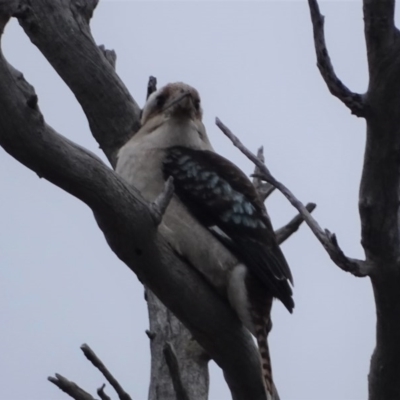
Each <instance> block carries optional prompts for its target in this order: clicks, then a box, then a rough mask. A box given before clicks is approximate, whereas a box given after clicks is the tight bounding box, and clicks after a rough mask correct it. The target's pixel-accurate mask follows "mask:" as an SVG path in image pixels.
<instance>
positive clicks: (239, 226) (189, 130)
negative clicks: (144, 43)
mask: <svg viewBox="0 0 400 400" xmlns="http://www.w3.org/2000/svg"><path fill="white" fill-rule="evenodd" d="M141 124H142V128H141V129H140V130H139V131H138V132H137V133H136V134H135V135H134V136H133V137H132V139H130V140H129V141H128V142H127V143H126V144H125V145H124V146H123V147H122V148H121V150H120V151H119V154H118V162H117V168H116V170H117V172H118V173H119V174H120V175H121V176H122V177H123V178H124V179H125V180H126V181H127V182H128V183H129V184H131V185H133V186H135V187H136V188H137V189H138V190H139V191H140V192H141V194H142V195H143V196H144V198H146V199H147V200H148V201H149V202H152V201H154V200H155V199H156V198H157V196H158V195H159V194H160V193H161V192H162V190H163V187H164V184H165V181H166V179H168V177H169V176H172V177H173V179H174V181H173V182H174V187H175V193H174V196H173V198H172V200H171V202H170V204H169V205H168V208H167V210H166V212H165V214H164V216H163V220H162V222H161V224H160V226H159V230H160V232H161V234H162V235H163V236H164V237H165V238H166V239H167V241H168V242H169V243H170V245H171V246H172V247H173V249H174V250H175V251H176V252H177V253H179V254H181V255H182V256H183V257H184V258H185V259H186V260H187V261H188V262H189V263H190V264H191V265H192V266H194V267H195V268H197V269H198V270H199V271H200V272H202V273H203V274H204V275H205V277H206V278H207V279H208V280H209V281H210V283H211V284H212V285H213V286H214V287H215V288H216V289H217V290H218V291H219V292H220V293H222V294H223V295H225V296H226V297H227V298H228V299H229V302H230V304H231V306H232V307H233V308H234V310H235V311H236V313H237V315H238V316H239V318H240V319H241V321H242V323H243V324H244V325H245V326H246V328H247V329H249V330H250V332H251V333H252V334H253V335H254V336H255V337H256V340H257V343H258V347H259V352H260V357H261V365H262V373H263V377H264V382H265V386H266V389H267V393H268V395H269V397H271V396H272V392H273V380H272V370H271V363H270V356H269V349H268V344H267V336H268V333H269V330H270V329H271V326H272V325H271V320H270V312H271V306H272V300H273V298H278V299H279V300H281V301H282V303H283V304H284V305H285V306H286V308H287V309H288V310H289V311H290V312H292V310H293V307H294V302H293V299H292V290H291V286H290V283H292V275H291V272H290V269H289V266H288V264H287V262H286V260H285V257H284V255H283V253H282V251H281V249H280V247H279V245H278V244H277V242H276V238H275V234H274V231H273V229H272V225H271V222H270V220H269V217H268V215H267V213H266V210H265V207H264V204H263V203H262V201H260V199H259V196H258V194H257V192H256V190H255V188H254V186H253V184H252V183H251V182H250V180H249V179H248V178H247V176H246V175H245V174H244V173H243V172H242V171H241V170H240V169H239V168H238V167H236V166H235V165H234V164H232V163H231V162H230V161H228V160H227V159H225V158H223V157H222V156H220V155H219V154H217V153H215V151H214V150H213V148H212V146H211V143H210V141H209V139H208V137H207V134H206V130H205V128H204V125H203V123H202V109H201V105H200V97H199V94H198V92H197V90H196V89H194V88H192V87H191V86H189V85H186V84H184V83H172V84H168V85H166V86H165V87H163V88H162V89H159V90H158V91H156V92H154V93H152V94H151V95H150V96H149V98H148V100H147V102H146V105H145V107H144V109H143V112H142V117H141Z"/></svg>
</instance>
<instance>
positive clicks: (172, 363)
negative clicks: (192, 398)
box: [163, 342, 189, 400]
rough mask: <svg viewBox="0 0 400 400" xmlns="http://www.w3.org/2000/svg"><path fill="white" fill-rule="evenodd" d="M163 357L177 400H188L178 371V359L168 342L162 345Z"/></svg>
mask: <svg viewBox="0 0 400 400" xmlns="http://www.w3.org/2000/svg"><path fill="white" fill-rule="evenodd" d="M163 352H164V357H165V361H166V363H167V366H168V369H169V373H170V375H171V379H172V384H173V385H174V389H175V394H176V399H177V400H189V396H188V394H187V392H186V389H185V387H184V386H183V382H182V376H181V371H180V369H179V363H178V358H177V356H176V354H175V350H174V347H173V346H172V344H171V343H170V342H166V343H165V345H164V350H163Z"/></svg>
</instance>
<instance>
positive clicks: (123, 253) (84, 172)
mask: <svg viewBox="0 0 400 400" xmlns="http://www.w3.org/2000/svg"><path fill="white" fill-rule="evenodd" d="M96 5H97V0H87V1H85V2H80V1H78V0H35V1H34V2H31V1H29V0H19V1H18V0H9V1H6V0H0V32H1V33H2V32H3V30H4V28H5V26H6V23H7V21H8V20H9V18H10V17H15V18H17V19H18V21H19V23H20V25H21V26H22V27H23V29H24V30H25V33H26V34H27V35H28V37H29V38H30V40H31V41H32V42H33V44H35V45H36V46H37V47H38V49H39V50H40V51H41V52H42V53H43V55H44V56H45V57H46V58H47V60H48V61H49V63H50V64H51V65H52V66H53V68H54V69H55V70H56V71H57V72H58V74H59V75H60V76H61V78H62V79H63V80H64V81H65V83H66V84H67V85H68V86H69V88H70V89H71V91H72V92H73V93H74V94H75V96H76V98H77V100H78V102H79V103H80V105H81V106H82V108H83V110H84V112H85V114H86V117H87V119H88V121H89V125H90V129H91V131H92V134H93V136H94V137H95V139H96V140H97V142H98V143H99V144H100V147H101V149H102V150H103V151H104V153H105V155H106V156H107V158H108V160H109V162H110V164H111V166H112V167H114V166H115V161H116V152H117V150H118V149H119V148H120V147H121V145H122V144H124V143H125V142H126V141H127V140H128V139H129V138H130V137H131V136H132V135H133V134H134V133H135V132H136V131H137V130H138V128H139V114H140V108H139V106H138V105H137V103H136V102H135V100H134V99H133V98H132V97H131V95H130V94H129V92H128V90H127V89H126V87H125V86H124V84H123V83H122V82H121V80H120V79H119V77H118V76H117V74H116V73H115V69H114V67H115V60H116V55H115V53H114V52H113V51H109V50H106V49H105V48H104V47H103V46H100V47H98V46H97V45H96V44H95V42H94V40H93V38H92V36H91V33H90V28H89V21H90V18H91V17H92V14H93V11H94V9H95V7H96ZM309 6H310V11H311V18H312V23H313V28H314V40H315V47H316V53H317V60H318V67H319V69H320V71H321V74H322V76H323V78H324V80H325V81H326V83H327V85H328V88H329V90H330V92H331V93H332V94H333V95H334V96H336V97H338V98H339V99H340V100H342V102H343V103H344V104H345V105H346V106H347V107H349V108H350V110H351V111H352V113H353V114H355V115H357V116H358V117H363V118H365V119H366V121H367V145H366V152H365V163H364V169H363V175H362V180H361V188H360V202H359V207H360V216H361V222H362V245H363V247H364V249H365V254H366V259H365V260H355V259H351V258H348V257H346V256H345V255H344V253H343V252H342V251H341V249H340V247H339V245H338V243H337V240H336V237H335V235H334V234H332V233H330V232H329V231H327V230H322V229H321V228H320V226H319V225H318V223H317V222H316V221H315V220H314V219H313V218H312V216H311V215H310V213H309V211H311V210H312V208H313V205H309V206H308V208H307V207H305V206H303V204H302V203H301V202H299V201H298V200H297V199H296V198H295V196H294V195H293V194H292V193H291V192H290V191H289V190H288V189H287V188H286V187H285V186H284V185H283V184H282V183H280V182H279V181H277V180H276V179H275V178H274V177H273V176H272V175H271V174H270V172H269V171H268V169H267V167H266V166H265V165H264V163H263V162H262V160H261V157H260V154H259V155H258V157H257V156H256V155H254V154H252V153H251V152H249V150H248V149H246V148H245V146H243V145H242V143H241V142H240V141H239V140H238V138H236V137H235V136H234V135H233V134H232V132H231V131H230V130H229V129H228V128H227V127H226V126H225V125H224V124H222V123H221V121H219V120H218V121H217V125H218V126H219V127H220V128H221V130H222V131H223V132H224V133H225V134H227V135H228V136H229V137H230V138H231V139H232V141H233V143H234V144H235V145H236V146H237V147H239V149H240V150H242V151H243V152H244V153H245V154H246V155H247V156H248V157H249V158H250V159H251V160H252V161H253V162H254V163H255V164H256V166H257V170H256V176H255V184H256V185H258V187H259V188H260V191H261V192H264V193H265V196H267V194H268V193H270V189H269V188H268V187H265V186H263V185H262V184H261V181H267V182H269V183H270V184H272V185H273V186H274V187H276V188H277V189H279V190H280V191H282V193H283V194H284V195H285V196H286V197H287V198H288V200H289V201H290V202H291V203H292V205H293V206H294V207H295V208H297V210H298V211H299V213H300V215H301V216H302V218H304V220H305V221H306V222H307V224H308V225H309V226H310V228H311V229H312V231H313V232H314V234H315V235H316V237H317V238H318V240H319V241H320V242H321V243H322V245H323V246H324V248H325V249H326V251H327V252H328V254H329V256H330V257H331V259H332V260H333V261H334V262H335V263H336V264H337V265H338V266H339V267H340V268H342V269H343V270H345V271H347V272H350V273H352V274H353V275H355V276H369V277H370V278H371V282H372V285H373V289H374V295H375V302H376V309H377V338H376V348H375V351H374V354H373V357H372V360H371V369H370V374H369V398H370V400H377V399H379V400H382V399H390V400H391V399H395V398H398V397H400V381H399V379H398V375H399V372H400V344H399V343H398V340H397V339H398V337H400V318H399V315H400V281H399V280H400V272H399V265H398V260H399V259H400V257H399V254H398V253H399V251H400V250H399V248H400V246H399V244H400V243H399V228H400V227H399V221H398V218H399V217H398V215H399V213H398V212H399V210H398V204H399V180H400V169H399V163H400V154H399V152H400V132H398V130H399V129H400V128H399V127H400V124H399V122H400V121H398V119H400V113H399V112H398V109H399V108H400V94H399V93H400V90H399V88H398V86H397V85H399V81H400V73H399V71H398V69H399V68H400V61H399V57H398V53H399V47H400V35H399V32H398V30H397V28H396V27H395V26H394V0H363V6H364V21H365V39H366V43H367V52H368V65H369V73H370V81H369V87H368V91H367V93H366V94H363V95H360V94H356V93H352V92H351V91H350V90H349V89H348V88H347V87H346V86H345V85H344V84H343V83H342V82H341V81H340V80H339V79H338V78H337V76H336V75H335V73H334V70H333V67H332V65H331V62H330V59H329V56H328V53H327V49H326V46H325V40H324V33H323V17H322V16H321V14H320V12H319V8H318V4H317V2H316V0H309ZM154 83H155V82H154V81H150V82H149V91H151V90H154V87H152V85H154ZM0 128H1V129H0V145H1V146H2V147H3V148H4V149H5V150H6V151H7V152H8V153H9V154H10V155H11V156H13V157H14V158H15V159H17V160H18V161H20V162H21V163H22V164H24V165H25V166H27V167H28V168H30V169H32V170H33V171H35V172H36V173H37V174H38V175H39V176H40V177H43V178H45V179H47V180H48V181H50V182H52V183H54V184H55V185H57V186H59V187H60V188H62V189H63V190H65V191H66V192H68V193H70V194H71V195H73V196H75V197H77V198H78V199H80V200H81V201H83V202H84V203H85V204H87V205H88V206H89V207H90V208H91V209H92V211H93V213H94V216H95V218H96V221H97V223H98V225H99V227H100V229H101V230H102V231H103V233H104V235H105V237H106V240H107V242H108V244H109V246H110V247H111V249H112V250H113V251H114V252H115V254H116V255H117V256H118V257H119V258H120V259H121V260H122V261H123V262H124V263H125V264H126V265H127V266H128V267H129V268H130V269H131V270H132V271H133V272H135V273H136V274H137V276H138V278H139V279H140V280H141V281H142V282H143V284H144V285H146V287H147V288H148V289H147V290H146V296H147V300H148V304H149V312H150V329H149V331H148V336H149V339H150V340H151V349H152V375H151V377H152V380H151V388H150V394H149V398H150V399H152V400H155V399H175V398H177V399H206V398H207V393H208V371H207V362H208V360H209V359H210V358H212V359H214V360H215V361H216V363H217V364H218V365H219V366H220V367H221V368H222V369H223V371H224V375H225V378H226V381H227V383H228V385H229V387H230V390H231V393H232V397H233V399H235V400H241V399H254V400H258V399H260V400H261V399H262V400H264V399H265V393H264V388H263V382H262V377H261V374H260V365H259V359H258V354H257V351H256V349H255V347H254V343H253V341H252V339H251V337H250V335H249V333H248V332H247V331H246V330H245V329H243V327H242V326H241V324H240V323H239V321H238V319H237V317H236V316H235V315H234V313H233V312H232V310H231V309H230V307H229V306H228V304H227V302H226V300H224V299H223V298H221V297H220V296H219V295H218V293H216V292H215V291H214V290H213V288H211V287H210V286H209V285H208V284H207V282H206V280H205V279H204V278H203V276H202V275H201V274H200V273H199V272H198V271H194V270H192V269H191V268H190V267H189V266H188V265H187V264H186V263H185V261H184V260H182V259H180V258H179V257H178V256H177V255H176V254H175V253H173V252H172V250H171V249H170V247H169V246H168V244H167V243H166V242H165V240H164V239H163V238H162V237H161V236H160V235H159V234H158V232H157V221H159V218H160V217H161V215H162V209H163V204H164V205H165V204H167V202H168V196H169V193H170V187H168V185H167V186H166V188H165V191H164V192H163V193H160V198H159V200H160V201H158V202H157V203H156V204H147V203H146V202H145V201H144V200H143V199H142V198H141V196H140V194H139V193H138V192H137V191H135V190H134V189H133V188H129V187H127V186H126V185H125V184H124V182H123V181H122V180H121V179H120V178H119V177H118V176H117V175H116V174H115V173H114V172H113V170H112V169H110V168H109V167H107V166H106V165H105V164H104V163H103V162H102V161H100V160H99V159H98V158H97V157H96V156H94V155H93V154H91V153H90V152H88V151H87V150H85V149H83V148H82V147H80V146H78V145H76V144H75V143H72V142H71V141H69V140H68V139H66V138H64V137H62V136H61V135H59V134H58V133H57V132H55V131H54V129H52V128H51V127H50V126H48V125H47V124H46V122H45V120H44V117H43V115H42V114H41V112H40V109H39V107H38V98H37V96H36V94H35V92H34V89H33V87H32V86H31V85H30V84H29V83H28V82H26V81H25V79H24V77H23V75H22V74H21V73H20V72H18V71H17V70H15V69H14V68H13V67H12V66H11V65H10V64H9V63H8V62H7V61H6V59H5V57H4V55H3V54H2V52H1V53H0ZM302 218H300V217H296V218H295V220H293V221H291V222H290V223H289V224H288V225H287V226H285V227H283V228H282V229H281V230H279V231H277V234H278V238H280V241H283V240H285V239H286V238H287V237H289V236H290V234H291V233H293V232H294V231H295V230H296V229H297V228H298V226H299V224H300V223H301V221H302ZM279 235H280V236H279ZM132 244H133V245H132ZM177 292H179V298H177V297H176V296H175V295H174V294H175V293H177ZM159 299H160V300H161V302H162V303H163V304H164V305H165V306H166V307H164V306H163V304H162V303H161V302H160V301H159ZM174 315H175V316H176V317H177V318H178V319H179V320H177V319H175V317H174ZM166 320H168V324H169V327H171V328H172V329H169V330H166V329H164V327H165V325H166ZM179 321H181V322H182V323H183V325H182V324H181V323H180V322H179ZM186 328H187V329H186ZM82 350H83V352H84V354H85V355H86V357H87V358H88V359H89V360H90V361H91V362H92V363H93V365H94V366H96V367H97V368H98V369H99V370H100V371H101V372H102V373H103V375H104V377H105V379H106V380H107V381H108V382H109V383H110V385H111V386H113V387H114V388H115V390H116V392H117V394H118V396H119V398H120V399H121V400H129V399H130V397H129V395H128V394H127V393H126V392H125V391H124V390H123V389H122V388H121V386H120V385H119V383H118V382H117V381H116V379H115V378H114V377H113V376H112V374H111V373H110V372H109V371H108V370H107V368H106V367H105V366H104V365H103V364H102V362H101V361H100V359H99V358H98V357H97V356H96V355H95V354H94V352H93V351H92V350H91V349H90V348H89V347H88V346H87V345H83V346H82ZM49 379H50V381H51V382H53V383H54V384H56V385H57V386H58V387H60V388H61V389H62V390H64V391H65V392H66V393H68V394H69V395H71V396H72V397H74V398H75V399H85V400H89V399H92V398H93V397H92V396H91V395H90V394H89V393H87V392H85V391H84V390H83V389H81V388H79V387H78V386H77V385H76V384H74V383H73V382H70V381H69V380H67V379H66V378H64V377H62V376H61V375H58V374H57V375H56V377H55V378H49ZM98 395H99V397H100V398H101V399H108V398H109V397H108V395H107V394H106V393H105V390H104V386H103V387H101V388H99V390H98Z"/></svg>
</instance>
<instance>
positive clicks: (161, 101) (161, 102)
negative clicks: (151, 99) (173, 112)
mask: <svg viewBox="0 0 400 400" xmlns="http://www.w3.org/2000/svg"><path fill="white" fill-rule="evenodd" d="M166 100H167V98H166V97H165V96H164V95H162V94H160V95H159V96H158V97H157V99H156V102H157V106H158V107H162V106H163V105H164V104H165V101H166Z"/></svg>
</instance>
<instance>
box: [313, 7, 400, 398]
mask: <svg viewBox="0 0 400 400" xmlns="http://www.w3.org/2000/svg"><path fill="white" fill-rule="evenodd" d="M309 5H310V10H311V18H312V21H313V26H314V39H315V47H316V52H317V58H318V65H319V66H321V64H322V65H330V60H329V56H328V53H327V51H326V49H325V52H321V51H320V48H321V45H320V44H321V43H323V44H324V40H323V38H322V40H321V36H323V25H322V21H323V17H322V16H321V15H320V14H319V9H318V4H317V1H316V0H309ZM394 7H395V1H394V0H363V11H364V24H365V41H366V45H367V56H368V68H369V85H368V90H367V93H366V94H365V95H363V96H361V97H359V98H358V99H359V100H360V101H362V104H361V103H360V104H361V106H362V107H361V106H360V107H358V109H359V110H360V109H361V108H362V110H363V112H362V113H361V115H362V116H363V117H364V118H365V119H366V122H367V140H366V148H365V155H364V166H363V172H362V179H361V185H360V195H359V211H360V217H361V229H362V232H361V238H362V239H361V241H362V245H363V247H364V250H365V255H366V262H367V263H368V265H370V266H372V267H371V268H370V269H369V274H368V275H369V276H370V278H371V282H372V287H373V291H374V296H375V304H376V316H377V322H376V347H375V350H374V352H373V355H372V358H371V365H370V372H369V379H368V380H369V399H370V400H393V399H399V398H400V379H399V376H400V341H399V337H400V220H399V217H400V215H399V205H400V198H399V197H400V196H399V189H400V112H399V110H400V34H399V31H398V29H397V28H396V27H395V25H394ZM321 58H322V59H323V58H325V59H327V60H328V61H329V62H324V60H323V62H322V63H321V60H320V59H321ZM325 61H326V60H325ZM320 69H321V68H320ZM321 73H322V75H323V76H324V74H325V72H324V70H323V69H322V70H321ZM330 73H331V74H334V73H333V69H332V68H331V69H330ZM324 78H325V76H324ZM325 81H326V82H327V84H328V87H329V86H330V83H329V82H328V81H327V79H325ZM332 81H334V79H333V80H330V82H332ZM329 89H330V90H331V87H329ZM331 92H332V90H331ZM348 93H351V92H350V91H348ZM338 97H339V98H340V99H341V100H342V101H343V102H344V103H345V104H346V105H348V106H349V104H348V103H346V99H345V98H344V97H342V98H341V97H340V96H338ZM350 108H351V107H350ZM358 115H359V116H361V115H360V114H358Z"/></svg>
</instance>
